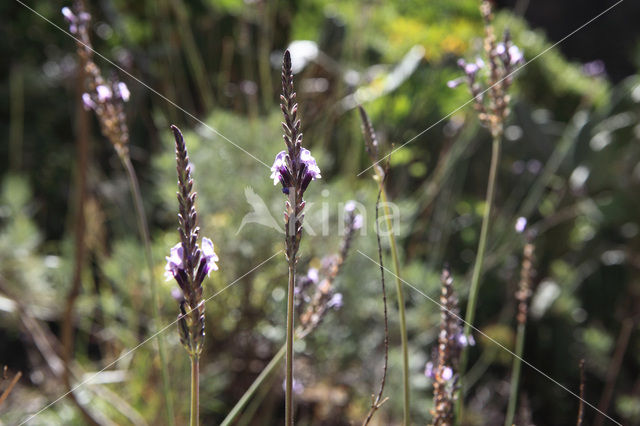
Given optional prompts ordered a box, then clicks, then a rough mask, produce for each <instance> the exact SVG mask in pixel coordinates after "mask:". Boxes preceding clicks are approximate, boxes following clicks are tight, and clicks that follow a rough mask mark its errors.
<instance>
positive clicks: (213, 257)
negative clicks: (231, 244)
mask: <svg viewBox="0 0 640 426" xmlns="http://www.w3.org/2000/svg"><path fill="white" fill-rule="evenodd" d="M202 256H203V258H204V260H205V261H206V262H207V264H206V266H205V271H206V272H207V276H209V274H211V271H217V270H218V265H216V262H217V261H218V260H219V259H218V255H217V254H216V252H215V251H213V242H212V241H211V240H210V239H209V238H207V237H203V238H202Z"/></svg>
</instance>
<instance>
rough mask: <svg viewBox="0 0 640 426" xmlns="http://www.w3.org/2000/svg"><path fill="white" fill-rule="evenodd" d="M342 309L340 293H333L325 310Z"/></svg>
mask: <svg viewBox="0 0 640 426" xmlns="http://www.w3.org/2000/svg"><path fill="white" fill-rule="evenodd" d="M341 307H342V293H335V294H334V295H333V296H331V299H329V301H328V302H327V308H329V309H331V308H334V309H340V308H341Z"/></svg>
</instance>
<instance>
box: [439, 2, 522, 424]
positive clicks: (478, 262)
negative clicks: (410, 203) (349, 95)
mask: <svg viewBox="0 0 640 426" xmlns="http://www.w3.org/2000/svg"><path fill="white" fill-rule="evenodd" d="M480 12H481V14H482V18H483V20H484V28H485V37H484V53H485V56H486V59H487V62H488V75H487V78H486V82H485V85H486V86H483V85H482V84H481V83H480V82H479V79H478V77H479V75H480V73H481V71H482V69H483V68H485V63H484V61H483V60H482V59H477V60H476V61H475V62H472V63H467V62H466V61H465V60H463V59H460V60H459V61H458V65H459V66H460V67H461V68H462V70H463V71H464V74H465V75H464V76H463V77H460V78H458V79H455V80H452V81H450V82H449V83H448V86H449V87H451V88H454V87H457V86H459V85H461V84H466V85H467V86H468V88H469V91H470V92H471V95H472V96H473V100H474V108H475V109H476V111H477V113H478V118H479V120H480V122H481V123H482V124H483V125H484V126H486V127H487V128H488V129H489V131H490V132H491V137H492V144H491V165H490V166H489V178H488V181H487V195H486V198H485V209H484V214H483V216H482V227H481V229H480V239H479V241H478V250H477V252H476V259H475V263H474V267H473V275H472V278H471V287H470V289H469V300H468V303H467V311H466V315H465V327H464V333H465V335H467V336H468V335H469V333H470V332H471V326H472V324H473V321H474V318H475V311H476V304H477V300H478V289H479V284H480V276H481V275H482V266H483V263H484V254H485V250H486V246H487V235H488V233H489V225H490V218H491V213H492V209H493V200H494V198H495V197H494V194H495V190H496V177H497V174H498V164H499V160H500V150H501V140H502V133H503V130H504V123H505V121H506V119H507V117H508V115H509V100H510V98H509V94H508V89H509V87H510V86H511V84H512V83H513V78H512V74H513V73H514V72H515V71H516V70H517V67H518V65H520V64H522V63H523V62H524V57H523V55H522V52H521V51H520V49H519V48H518V47H517V46H515V45H514V44H513V43H512V41H511V36H510V34H509V32H508V31H506V32H505V33H504V36H503V38H502V41H500V42H497V41H496V37H495V34H494V29H493V14H492V10H491V3H490V2H489V1H487V0H483V1H482V2H481V4H480ZM483 87H487V88H486V89H484V88H483ZM485 93H486V94H488V96H484V95H485ZM467 360H468V349H467V348H464V349H463V351H462V355H461V360H460V371H461V372H464V371H465V370H466V366H467ZM460 387H461V388H462V383H461V386H460ZM459 401H461V399H460V400H459ZM458 407H459V408H458V414H459V416H458V417H459V418H460V414H461V411H462V404H461V402H458Z"/></svg>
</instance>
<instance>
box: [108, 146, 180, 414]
mask: <svg viewBox="0 0 640 426" xmlns="http://www.w3.org/2000/svg"><path fill="white" fill-rule="evenodd" d="M120 160H121V161H122V164H123V166H124V168H125V170H126V171H127V177H128V178H129V186H130V187H131V195H132V196H133V204H134V206H135V210H136V217H137V219H138V229H139V230H140V237H141V238H142V242H143V244H144V249H145V250H144V252H145V257H146V261H147V267H148V268H149V282H150V284H151V285H150V286H149V287H150V289H151V312H152V315H153V328H154V332H155V331H156V330H159V329H160V324H159V322H160V314H159V312H158V305H159V300H158V291H157V289H156V280H155V279H154V276H153V275H154V274H153V256H152V254H151V238H150V237H149V225H148V224H147V219H146V217H145V214H144V207H143V205H142V196H141V194H140V185H139V184H138V178H137V177H136V172H135V169H134V168H133V164H131V159H130V158H129V156H125V155H122V156H121V157H120ZM156 339H157V342H158V355H159V356H160V371H161V375H162V392H163V394H164V400H165V404H166V407H165V408H166V410H167V423H168V424H169V426H173V425H174V424H175V423H174V419H175V417H174V412H173V402H172V400H171V387H170V384H169V369H168V367H167V357H166V352H165V345H164V338H163V337H162V334H158V335H157V336H156Z"/></svg>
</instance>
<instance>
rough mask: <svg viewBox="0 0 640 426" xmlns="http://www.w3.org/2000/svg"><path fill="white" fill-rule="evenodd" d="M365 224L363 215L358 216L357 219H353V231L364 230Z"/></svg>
mask: <svg viewBox="0 0 640 426" xmlns="http://www.w3.org/2000/svg"><path fill="white" fill-rule="evenodd" d="M363 224H364V219H363V218H362V215H361V214H357V215H356V217H354V218H353V229H355V230H358V229H360V228H362V225H363Z"/></svg>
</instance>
